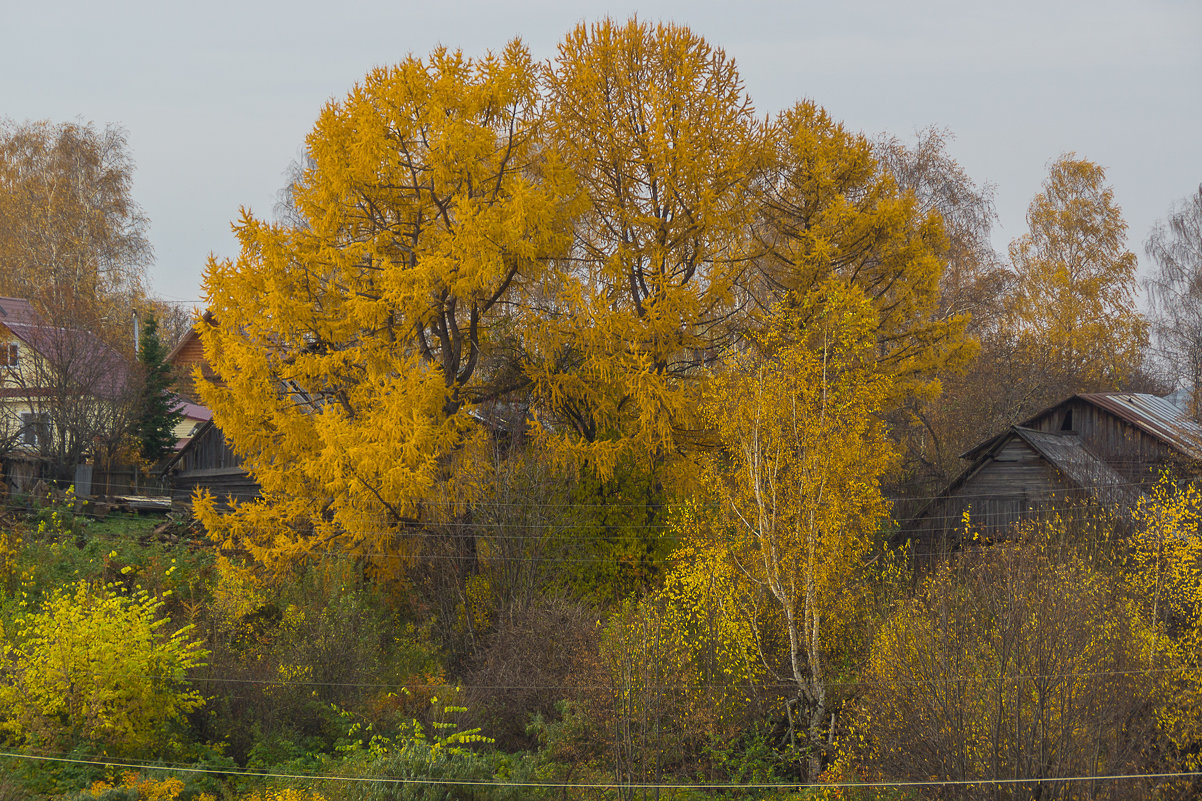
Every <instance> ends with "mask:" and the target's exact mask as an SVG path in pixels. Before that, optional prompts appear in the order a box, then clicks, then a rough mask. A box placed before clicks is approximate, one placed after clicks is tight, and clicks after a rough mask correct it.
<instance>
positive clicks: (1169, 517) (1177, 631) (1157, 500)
mask: <svg viewBox="0 0 1202 801" xmlns="http://www.w3.org/2000/svg"><path fill="white" fill-rule="evenodd" d="M1135 519H1136V523H1137V525H1138V529H1137V531H1136V534H1135V536H1134V537H1133V538H1132V540H1131V548H1130V564H1129V566H1128V571H1127V580H1128V582H1129V584H1130V586H1131V590H1132V592H1133V595H1134V597H1135V599H1136V602H1137V605H1138V609H1139V612H1140V614H1141V617H1142V618H1143V620H1144V623H1145V625H1146V627H1147V634H1146V636H1145V640H1146V641H1145V643H1143V647H1144V651H1145V654H1146V657H1147V661H1148V663H1149V666H1150V667H1152V668H1153V669H1154V670H1155V672H1154V674H1153V675H1155V676H1157V677H1158V679H1159V680H1160V681H1159V691H1160V700H1161V703H1160V704H1159V705H1158V707H1157V710H1156V715H1157V720H1158V722H1159V724H1160V728H1161V730H1162V731H1163V732H1164V734H1165V735H1166V736H1167V737H1168V739H1169V741H1170V742H1171V743H1172V744H1173V746H1174V747H1175V749H1176V750H1177V752H1178V753H1179V754H1180V755H1181V756H1182V758H1183V759H1184V764H1185V765H1186V766H1187V767H1186V769H1188V770H1198V769H1199V768H1200V767H1202V756H1200V754H1199V749H1198V746H1199V744H1200V743H1202V532H1200V530H1199V526H1200V524H1202V492H1200V491H1199V490H1198V488H1197V487H1196V486H1195V485H1193V484H1188V485H1185V486H1174V484H1173V483H1172V482H1171V481H1169V480H1168V479H1167V478H1164V479H1162V480H1161V481H1160V482H1159V483H1158V484H1157V485H1156V486H1155V487H1154V488H1153V489H1152V491H1151V492H1150V493H1148V494H1147V495H1145V496H1144V497H1142V498H1141V499H1140V503H1139V506H1138V507H1137V508H1136V510H1135Z"/></svg>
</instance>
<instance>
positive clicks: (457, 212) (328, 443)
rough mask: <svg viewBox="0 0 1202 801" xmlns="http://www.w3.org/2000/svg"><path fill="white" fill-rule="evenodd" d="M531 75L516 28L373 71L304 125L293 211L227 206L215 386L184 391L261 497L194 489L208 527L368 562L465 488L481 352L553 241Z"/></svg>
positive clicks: (390, 564) (379, 562) (549, 183)
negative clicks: (219, 502)
mask: <svg viewBox="0 0 1202 801" xmlns="http://www.w3.org/2000/svg"><path fill="white" fill-rule="evenodd" d="M537 77H538V70H537V66H536V64H535V63H534V62H533V60H532V59H531V58H530V55H529V53H528V52H527V51H526V49H525V48H524V47H523V46H521V45H520V44H519V43H517V42H514V43H512V44H510V45H509V46H508V47H507V48H506V49H505V50H504V51H503V52H502V53H501V54H499V55H491V54H490V55H489V56H487V57H485V58H483V59H479V60H473V59H469V58H466V57H465V56H463V55H462V54H461V53H458V52H450V51H447V50H444V49H439V50H436V51H435V52H434V53H432V54H431V55H430V56H429V58H427V59H424V60H423V59H419V58H415V57H411V58H409V59H407V60H405V61H404V62H402V63H401V64H399V65H397V66H395V67H389V68H379V69H376V70H374V71H372V72H371V73H370V74H369V75H368V76H367V78H366V79H365V81H364V82H363V83H362V84H361V85H358V86H356V87H355V88H354V89H353V90H352V91H351V93H350V94H349V95H348V96H347V98H346V99H345V100H343V101H340V102H331V103H330V104H329V105H328V106H327V107H326V108H325V109H324V111H323V112H322V114H321V117H320V118H319V119H318V121H317V124H316V126H315V128H314V130H313V132H312V133H311V134H310V135H309V137H308V138H307V140H306V145H307V148H308V153H309V156H310V158H311V160H312V162H311V165H310V166H309V168H308V169H306V170H305V171H304V173H303V175H302V176H301V178H300V179H299V181H298V183H297V184H296V185H295V186H294V187H293V193H292V195H293V199H294V202H295V205H296V210H297V214H298V215H299V217H300V219H301V220H302V223H301V224H298V225H294V226H292V227H284V226H277V225H269V224H266V223H264V222H261V221H259V220H257V219H255V218H253V217H252V216H250V214H248V213H244V215H243V218H242V220H241V221H240V223H239V224H238V226H237V233H238V237H239V241H240V242H241V247H242V252H241V255H240V256H239V258H238V259H237V261H235V262H228V261H227V262H220V261H213V262H211V263H210V265H209V269H208V273H207V276H206V291H207V297H208V302H209V304H210V308H211V310H212V311H213V313H214V314H215V315H216V319H217V321H218V323H219V324H218V325H216V326H209V327H202V329H201V333H202V339H203V341H204V345H205V351H206V354H207V356H208V358H209V360H210V361H211V363H212V366H213V368H214V369H215V370H216V372H217V373H218V374H219V375H220V376H221V378H222V381H223V383H221V384H203V385H202V388H201V394H202V397H203V398H204V400H205V402H206V403H207V404H208V405H210V406H211V407H212V408H213V411H214V417H215V420H216V422H217V423H218V424H219V425H220V426H221V428H222V430H223V432H224V433H225V434H226V436H227V437H228V438H229V440H230V442H232V443H233V445H234V447H235V449H236V450H237V451H238V453H239V454H240V455H241V456H242V457H243V459H244V461H245V464H246V465H247V467H248V468H249V469H250V470H251V471H252V473H253V474H254V476H255V478H256V479H257V480H258V481H259V483H260V484H261V486H262V488H263V500H262V502H260V503H255V504H246V505H243V506H241V507H239V508H238V509H237V511H236V512H235V513H234V514H233V515H230V516H221V515H219V514H218V513H217V510H216V508H215V506H214V504H213V503H212V502H210V501H208V500H205V499H201V500H200V501H199V502H198V504H197V513H198V516H199V517H200V518H201V519H202V520H203V521H204V522H205V524H206V525H207V526H209V527H210V528H211V529H212V530H213V531H215V532H218V533H219V534H220V535H221V536H223V537H225V538H226V539H228V540H231V541H233V542H237V543H239V544H242V545H245V546H246V547H247V548H248V549H249V550H250V551H251V553H252V554H254V555H255V556H256V557H258V558H260V559H264V560H266V561H268V562H272V563H279V562H282V561H287V560H289V559H293V558H298V557H304V556H306V555H309V554H311V553H312V552H313V551H314V550H315V549H323V548H329V549H335V548H336V549H342V550H346V551H350V552H353V553H359V554H363V555H365V556H367V557H368V559H369V563H370V564H371V565H373V566H374V567H375V568H376V569H377V570H380V571H384V572H386V573H389V572H396V570H397V568H398V563H397V561H396V559H395V558H394V557H395V556H397V555H402V556H408V555H412V553H413V552H414V550H415V548H416V545H415V543H414V542H413V539H412V537H409V536H407V534H409V533H411V532H412V530H413V529H412V524H413V523H415V522H416V521H417V520H419V519H426V518H428V517H429V516H430V515H431V513H432V510H433V513H434V514H437V513H439V512H444V513H445V512H446V511H447V507H452V508H454V507H457V505H459V504H461V503H462V502H464V501H465V500H467V499H468V498H470V497H471V490H472V488H473V487H474V486H475V483H476V481H477V480H478V476H477V475H475V473H474V471H473V467H475V466H477V465H479V464H481V463H482V462H481V460H475V459H472V458H470V457H463V456H462V454H463V452H464V451H465V449H467V450H470V446H471V444H472V443H473V441H474V440H475V438H476V437H475V433H474V432H475V431H476V428H477V426H476V424H475V422H474V420H473V418H472V417H471V414H470V413H471V410H472V404H473V402H474V401H477V400H479V399H480V398H481V397H483V396H486V395H488V394H489V392H490V390H489V388H488V387H487V384H488V382H490V381H502V383H503V379H504V370H503V369H502V367H503V365H499V364H495V363H490V366H489V369H487V370H485V369H483V368H482V363H483V362H486V361H488V360H490V359H494V358H495V357H496V354H497V353H499V352H502V351H503V348H504V343H505V341H506V338H507V337H509V336H510V328H511V327H512V321H511V317H512V314H513V312H512V303H513V299H514V297H515V296H516V295H519V294H521V293H524V292H529V291H534V289H535V288H536V287H537V285H538V284H539V281H540V280H541V272H542V270H543V269H544V268H543V263H544V262H543V261H542V259H543V257H544V256H546V255H547V254H548V253H553V252H555V251H558V250H561V249H562V248H563V246H564V242H565V240H564V235H563V227H562V225H561V224H560V223H559V222H558V221H559V219H560V214H559V207H560V203H561V201H560V198H561V197H563V196H567V195H570V191H569V190H568V189H565V188H564V186H563V178H562V175H561V172H560V171H557V170H556V168H555V167H554V165H553V164H549V163H548V162H547V161H546V159H545V153H544V151H543V149H542V148H541V147H540V146H539V144H538V140H537V128H538V124H539V116H538V99H539V98H538V86H537ZM450 484H453V485H454V486H449V485H450Z"/></svg>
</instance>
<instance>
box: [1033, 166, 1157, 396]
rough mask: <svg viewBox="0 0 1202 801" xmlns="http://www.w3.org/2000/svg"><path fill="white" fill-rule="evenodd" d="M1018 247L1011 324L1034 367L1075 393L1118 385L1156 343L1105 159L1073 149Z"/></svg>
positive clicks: (1051, 175) (1055, 171)
mask: <svg viewBox="0 0 1202 801" xmlns="http://www.w3.org/2000/svg"><path fill="white" fill-rule="evenodd" d="M1027 226H1028V228H1029V231H1028V233H1026V234H1024V235H1023V236H1021V237H1019V238H1018V239H1016V240H1014V242H1012V243H1011V244H1010V261H1011V264H1012V266H1013V268H1014V272H1015V274H1016V280H1017V284H1018V290H1019V291H1018V293H1017V294H1016V296H1015V298H1014V302H1013V305H1012V307H1011V311H1010V322H1011V326H1012V328H1013V329H1014V331H1015V333H1016V336H1017V339H1018V343H1019V344H1020V345H1021V346H1022V350H1023V351H1024V352H1025V353H1027V354H1029V355H1030V357H1031V360H1032V364H1035V365H1038V366H1039V367H1038V369H1040V370H1043V371H1049V372H1052V373H1054V374H1055V375H1056V377H1058V378H1061V379H1063V380H1064V381H1065V382H1067V383H1068V384H1071V386H1066V387H1064V389H1068V390H1072V391H1082V390H1088V389H1093V390H1100V389H1116V388H1118V387H1119V386H1120V385H1121V384H1122V382H1123V380H1124V379H1125V378H1126V377H1127V376H1129V375H1130V374H1131V373H1132V371H1134V370H1135V369H1136V368H1137V367H1138V366H1139V363H1140V360H1141V358H1142V355H1143V347H1144V345H1145V344H1146V341H1147V328H1148V327H1147V323H1146V322H1145V321H1144V319H1143V316H1142V315H1141V314H1140V313H1139V311H1138V310H1137V309H1136V307H1135V289H1136V284H1135V270H1136V267H1137V266H1138V264H1137V260H1136V258H1135V254H1134V253H1132V252H1131V251H1130V250H1128V249H1127V244H1126V233H1127V223H1126V222H1125V221H1124V220H1123V215H1122V211H1121V210H1120V209H1119V207H1118V204H1117V203H1115V200H1114V190H1113V189H1112V188H1111V187H1110V186H1109V185H1108V184H1107V183H1106V171H1105V170H1104V169H1102V167H1100V166H1099V165H1097V164H1095V163H1093V162H1091V161H1088V160H1085V159H1081V158H1077V156H1076V155H1075V154H1072V153H1068V154H1065V155H1064V156H1061V157H1060V158H1059V159H1057V160H1056V161H1055V162H1053V164H1052V166H1051V168H1050V170H1049V172H1048V177H1047V179H1046V180H1045V181H1044V183H1043V188H1042V191H1040V192H1039V194H1037V195H1036V196H1035V198H1034V199H1033V200H1032V201H1031V205H1030V207H1029V208H1028V209H1027Z"/></svg>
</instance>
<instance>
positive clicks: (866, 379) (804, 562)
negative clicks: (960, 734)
mask: <svg viewBox="0 0 1202 801" xmlns="http://www.w3.org/2000/svg"><path fill="white" fill-rule="evenodd" d="M877 325H878V317H877V312H876V310H875V307H874V304H873V303H872V300H871V299H870V298H869V297H868V296H867V295H866V294H865V293H864V291H863V290H862V289H860V288H859V287H858V286H857V285H855V284H852V283H850V282H848V281H846V280H844V279H841V278H838V277H832V278H828V279H827V280H825V281H823V282H822V283H820V284H818V285H817V286H815V287H814V288H813V289H812V290H811V291H810V292H808V293H806V295H804V296H798V297H795V303H794V304H793V305H792V306H791V307H790V308H787V309H783V310H781V311H780V312H779V313H778V314H777V316H775V317H774V318H773V319H772V321H771V324H770V325H769V326H768V327H767V329H766V330H765V331H764V332H763V333H762V334H761V335H759V337H758V338H757V343H756V345H757V347H756V348H755V349H754V350H751V351H748V352H747V353H746V354H744V355H743V356H742V357H741V358H740V359H738V360H736V362H735V363H734V364H733V365H732V366H731V367H730V368H729V369H728V370H726V371H724V372H723V373H722V374H721V375H720V376H718V377H717V379H716V380H715V383H714V385H713V387H712V389H711V393H710V395H709V397H708V398H707V401H708V402H707V404H706V410H707V413H708V415H709V419H710V421H711V423H712V425H713V426H714V427H715V428H716V430H717V431H718V434H719V436H720V439H721V441H722V444H723V448H724V451H725V452H724V454H723V456H722V457H721V458H718V459H715V461H714V463H713V467H712V469H713V471H714V472H715V479H716V480H715V482H714V484H715V486H717V487H719V488H720V492H721V494H722V496H723V509H724V510H725V511H726V512H727V513H728V515H727V519H728V520H729V523H728V525H727V531H728V532H729V533H728V541H727V544H726V548H727V553H728V558H729V559H731V560H732V561H733V563H734V564H735V565H736V566H737V568H738V571H739V573H740V574H741V575H742V576H744V579H745V581H744V585H743V589H742V590H741V595H742V603H743V604H744V605H745V608H746V610H747V614H748V617H749V619H751V620H754V621H755V622H756V624H757V625H758V626H759V641H760V653H761V654H763V655H764V657H765V663H766V664H765V667H766V668H767V669H769V670H771V671H772V672H773V675H774V676H776V677H777V680H778V681H780V682H783V683H784V684H786V685H787V686H789V687H790V688H791V692H792V696H791V697H789V698H788V699H787V701H786V711H787V712H788V715H789V720H790V724H791V732H792V733H793V734H794V735H796V737H797V738H798V739H797V740H796V741H795V744H796V745H797V746H798V747H799V748H801V749H803V753H806V754H807V755H808V773H809V776H810V778H814V777H816V776H817V774H818V772H819V771H820V769H821V766H822V764H823V762H824V759H825V751H826V748H827V747H828V746H829V743H830V741H831V739H832V732H831V731H830V727H831V726H832V725H833V723H832V716H833V715H834V714H835V713H836V712H837V711H838V707H839V703H840V700H841V699H840V698H839V697H838V696H837V695H835V694H833V693H832V689H831V684H832V681H833V680H835V679H837V677H836V676H835V675H833V673H834V666H833V665H834V661H835V656H836V654H838V653H839V652H840V647H841V643H842V642H843V641H844V640H845V635H846V633H847V626H848V625H849V624H850V623H851V621H852V620H854V619H855V617H856V604H857V603H858V601H857V599H858V598H859V596H860V593H858V592H857V586H856V579H857V578H858V577H861V576H862V572H861V571H862V568H863V565H864V560H865V557H866V556H867V554H868V553H869V551H870V549H871V547H872V543H873V536H874V534H875V533H876V531H877V530H878V529H879V527H880V526H881V524H882V522H883V521H884V520H885V519H886V516H887V514H888V508H887V504H886V502H885V499H884V497H883V496H882V494H881V490H880V478H881V476H882V474H883V473H884V472H885V470H886V469H887V468H888V467H889V465H890V463H891V461H892V459H893V448H892V446H891V445H890V443H889V441H888V439H887V438H886V432H885V427H884V424H883V422H882V421H881V419H880V417H879V412H880V411H881V409H882V408H883V406H884V404H885V403H886V402H887V400H888V398H889V396H890V394H891V392H892V390H893V382H894V380H895V378H894V377H893V376H892V375H890V374H889V373H888V372H886V371H883V370H881V369H880V367H879V364H878V361H877V347H878V345H877V337H878V333H877Z"/></svg>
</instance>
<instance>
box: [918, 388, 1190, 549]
mask: <svg viewBox="0 0 1202 801" xmlns="http://www.w3.org/2000/svg"><path fill="white" fill-rule="evenodd" d="M961 458H963V459H966V460H968V461H969V466H968V467H967V468H966V469H965V470H964V471H963V472H962V473H961V474H960V475H959V476H957V477H956V479H955V480H954V481H952V483H951V484H949V485H948V486H947V488H946V489H944V490H943V491H942V492H940V493H939V494H938V495H936V496H935V497H934V498H933V499H931V500H930V501H929V502H928V503H927V504H926V506H924V507H923V508H922V509H921V510H920V511H919V512H918V513H917V514H916V515H915V516H914V517H913V518H911V519H910V520H909V521H908V522H906V523H905V524H904V525H903V526H902V528H901V530H900V531H899V533H898V535H897V537H896V538H897V539H899V540H910V541H911V542H912V543H913V544H914V548H915V551H916V552H931V551H936V550H939V549H943V548H947V547H954V545H955V543H956V542H957V539H958V535H959V531H960V528H961V526H962V521H963V518H964V515H965V513H966V512H967V513H968V514H969V515H970V516H971V518H972V520H973V526H974V528H975V529H976V530H977V531H978V532H980V533H981V534H982V535H983V536H985V537H987V538H990V539H1000V538H1003V537H1005V536H1006V534H1007V532H1008V531H1009V530H1010V528H1011V527H1012V526H1013V525H1014V524H1015V523H1017V522H1019V521H1021V520H1024V519H1028V518H1031V517H1036V516H1040V515H1044V514H1047V513H1049V511H1050V510H1052V509H1055V510H1057V511H1058V512H1060V513H1062V514H1068V515H1070V516H1071V515H1073V514H1078V515H1080V516H1081V518H1082V519H1090V520H1096V519H1098V517H1099V515H1100V514H1102V513H1103V512H1105V513H1109V514H1112V515H1115V516H1117V517H1119V518H1120V519H1121V518H1122V517H1123V516H1124V513H1125V512H1126V511H1128V510H1129V509H1130V508H1131V507H1133V506H1134V505H1135V504H1136V503H1137V502H1138V499H1139V497H1140V495H1141V494H1142V491H1143V489H1144V488H1145V487H1146V486H1148V485H1150V484H1152V483H1154V482H1155V481H1156V480H1157V479H1158V478H1159V476H1160V473H1161V471H1162V470H1165V469H1169V470H1171V471H1174V472H1176V473H1177V474H1194V473H1197V472H1199V470H1200V469H1202V426H1199V425H1198V423H1197V422H1195V421H1194V420H1191V419H1190V418H1189V417H1188V416H1187V415H1186V413H1185V411H1184V410H1183V409H1181V408H1179V407H1178V406H1176V405H1174V404H1173V403H1171V402H1170V401H1168V400H1166V399H1165V398H1161V397H1158V396H1155V395H1146V394H1141V393H1129V392H1122V393H1120V392H1099V393H1088V394H1081V395H1074V396H1073V397H1071V398H1069V399H1068V400H1065V401H1063V402H1061V403H1058V404H1056V405H1055V406H1052V407H1050V408H1048V409H1045V410H1044V411H1042V412H1040V413H1039V414H1037V415H1035V416H1034V417H1032V418H1031V419H1029V420H1026V421H1025V422H1023V423H1022V424H1020V425H1015V426H1011V427H1010V428H1008V429H1006V430H1005V431H1002V432H1001V433H999V434H997V435H995V436H993V437H990V438H989V439H987V440H985V441H984V442H982V443H980V444H979V445H977V446H976V447H974V448H972V449H971V450H969V451H968V452H966V453H964V454H962V456H961Z"/></svg>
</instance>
